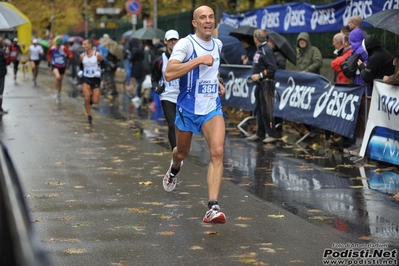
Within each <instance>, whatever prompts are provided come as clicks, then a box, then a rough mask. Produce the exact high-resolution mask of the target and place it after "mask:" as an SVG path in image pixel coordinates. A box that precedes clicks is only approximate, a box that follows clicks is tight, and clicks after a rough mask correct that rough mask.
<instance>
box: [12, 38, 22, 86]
mask: <svg viewBox="0 0 399 266" xmlns="http://www.w3.org/2000/svg"><path fill="white" fill-rule="evenodd" d="M20 54H21V47H19V45H18V38H14V40H13V41H12V44H11V45H10V56H11V61H12V64H13V66H14V82H15V83H16V82H17V72H18V65H19V59H20Z"/></svg>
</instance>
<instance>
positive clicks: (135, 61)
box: [129, 38, 145, 99]
mask: <svg viewBox="0 0 399 266" xmlns="http://www.w3.org/2000/svg"><path fill="white" fill-rule="evenodd" d="M129 47H130V56H131V59H130V61H131V62H132V75H131V77H132V78H134V79H135V83H136V97H138V99H140V98H141V85H142V83H143V81H144V77H145V72H144V70H143V60H144V50H143V47H142V46H141V44H140V41H139V40H138V39H136V38H131V39H130V40H129Z"/></svg>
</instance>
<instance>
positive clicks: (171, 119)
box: [161, 100, 176, 150]
mask: <svg viewBox="0 0 399 266" xmlns="http://www.w3.org/2000/svg"><path fill="white" fill-rule="evenodd" d="M161 105H162V110H163V113H164V115H165V119H166V123H168V139H169V143H170V147H171V148H172V150H173V148H174V147H176V134H175V118H176V104H175V103H172V102H170V101H166V100H164V101H161Z"/></svg>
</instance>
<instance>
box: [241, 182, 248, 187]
mask: <svg viewBox="0 0 399 266" xmlns="http://www.w3.org/2000/svg"><path fill="white" fill-rule="evenodd" d="M238 185H239V186H241V187H249V186H250V185H251V182H249V183H247V184H238Z"/></svg>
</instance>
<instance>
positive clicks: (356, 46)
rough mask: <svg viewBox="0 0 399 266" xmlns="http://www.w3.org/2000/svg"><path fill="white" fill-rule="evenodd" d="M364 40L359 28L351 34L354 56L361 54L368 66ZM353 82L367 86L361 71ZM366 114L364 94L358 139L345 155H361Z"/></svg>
mask: <svg viewBox="0 0 399 266" xmlns="http://www.w3.org/2000/svg"><path fill="white" fill-rule="evenodd" d="M355 21H356V20H355ZM363 39H364V32H363V31H362V30H361V29H360V28H359V27H355V28H353V29H352V31H351V32H350V33H349V43H350V44H351V47H352V55H356V54H360V55H361V57H362V59H363V60H361V61H362V62H364V63H365V64H367V62H368V55H367V53H366V51H365V50H364V48H363V46H362V42H363ZM352 82H353V84H356V85H365V84H366V82H365V81H364V80H363V78H362V76H361V75H360V70H358V71H357V72H356V76H355V77H354V78H353V79H352ZM366 91H369V90H368V88H367V87H366V89H365V92H364V93H366ZM370 93H371V90H370V92H368V95H371V94H370ZM367 106H369V104H367ZM365 113H366V96H365V94H364V95H363V97H362V100H361V103H360V108H359V114H358V117H357V121H356V138H354V139H353V140H352V141H353V142H354V144H353V145H351V146H350V147H348V148H344V150H343V151H344V153H347V154H351V155H355V156H357V155H358V154H359V150H360V146H361V144H362V141H363V136H364V129H365V125H366V114H365Z"/></svg>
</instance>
